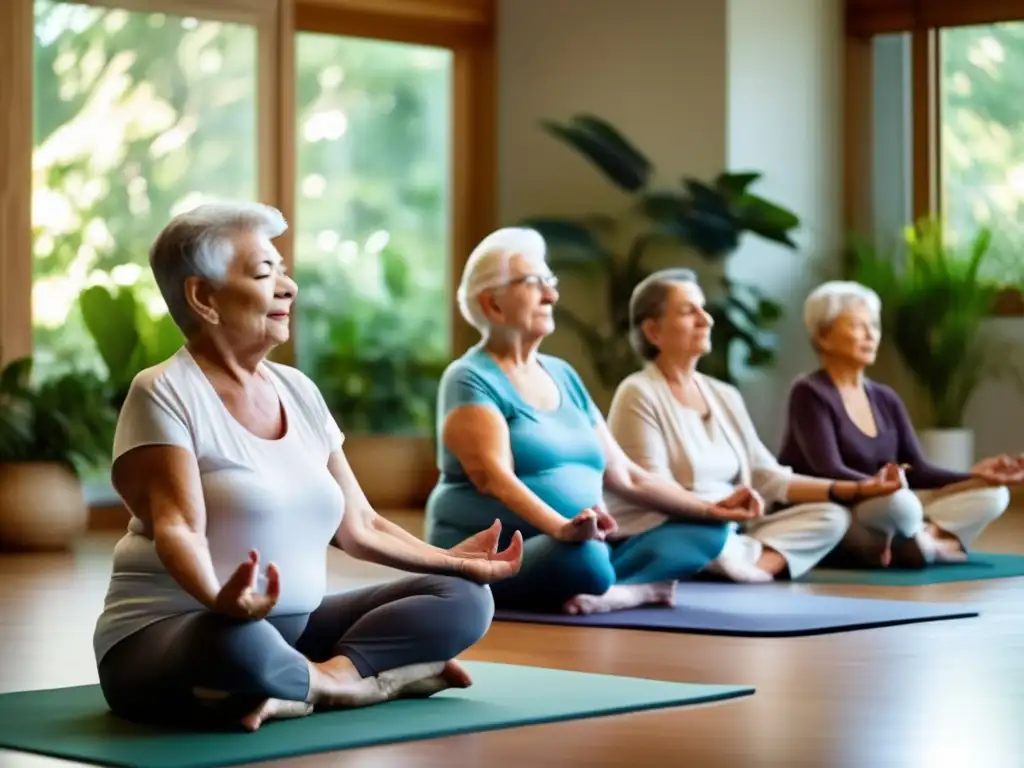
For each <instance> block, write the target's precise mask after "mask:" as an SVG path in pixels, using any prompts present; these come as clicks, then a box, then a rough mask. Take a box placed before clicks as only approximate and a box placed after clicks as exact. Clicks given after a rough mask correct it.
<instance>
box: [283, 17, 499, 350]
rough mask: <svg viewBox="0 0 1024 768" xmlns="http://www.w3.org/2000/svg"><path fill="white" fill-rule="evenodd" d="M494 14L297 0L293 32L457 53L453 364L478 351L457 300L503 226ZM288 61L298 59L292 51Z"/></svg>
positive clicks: (288, 177)
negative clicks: (470, 269) (470, 263)
mask: <svg viewBox="0 0 1024 768" xmlns="http://www.w3.org/2000/svg"><path fill="white" fill-rule="evenodd" d="M495 13H496V11H495V3H494V1H493V0H309V1H307V2H303V1H302V0H299V1H298V2H296V3H295V8H294V14H295V18H294V31H295V32H314V33H321V34H328V35H339V36H346V37H365V38H372V39H376V40H391V41H393V42H399V43H409V44H415V45H429V46H436V47H440V48H447V49H448V50H450V51H451V52H452V55H453V59H452V69H453V72H452V79H453V83H452V115H451V119H452V123H451V126H452V132H451V142H452V153H451V168H450V172H451V173H450V177H449V178H450V179H451V204H450V208H449V233H450V237H449V243H450V257H449V261H448V270H449V276H450V296H451V302H450V304H451V307H450V312H451V323H450V327H451V338H450V340H449V341H450V344H451V349H452V354H453V356H458V355H459V354H461V353H462V352H463V351H465V350H466V349H468V348H469V347H470V346H472V345H473V344H474V343H475V337H474V336H473V331H472V329H471V328H469V327H468V326H467V325H466V323H465V322H463V320H462V316H461V315H460V314H459V313H458V306H457V304H456V302H455V298H454V297H455V291H456V288H457V287H458V282H459V280H460V278H461V274H462V269H463V267H464V265H465V262H466V259H467V258H468V257H469V253H470V252H471V251H472V249H473V247H474V246H475V245H476V243H477V242H479V241H480V240H481V239H483V238H484V237H485V236H486V235H487V234H488V233H489V232H490V231H491V230H492V229H493V228H494V226H495V222H496V220H497V210H496V208H497V197H496V189H497V146H496V140H497V102H496V95H497V82H496V80H497V70H496V63H495V45H496V43H495ZM289 58H290V59H292V60H293V59H294V51H290V52H289ZM292 66H293V64H292ZM288 82H291V79H288ZM288 98H289V102H290V101H291V100H292V99H293V98H294V96H293V95H292V94H291V93H289V96H288ZM293 110H294V105H293V104H291V103H289V104H288V106H287V108H286V109H285V110H282V113H285V112H287V113H288V114H289V115H291V117H289V119H288V122H289V128H288V130H289V132H290V133H289V134H288V135H287V141H288V142H289V145H290V146H292V145H294V123H295V120H294V111H293ZM285 157H287V158H288V160H287V161H286V163H285V168H284V169H283V170H282V174H281V176H282V180H283V182H284V183H285V186H286V187H287V188H289V189H294V187H295V183H294V180H295V162H294V153H285ZM290 213H291V209H290V208H289V209H288V210H286V211H285V215H289V214H290ZM282 254H283V255H284V257H285V259H286V260H290V259H293V258H294V256H293V254H292V252H291V247H290V243H287V244H286V245H285V248H284V249H283V250H282ZM285 355H290V351H289V350H286V351H285ZM285 359H286V360H289V359H290V358H289V357H285Z"/></svg>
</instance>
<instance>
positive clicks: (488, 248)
mask: <svg viewBox="0 0 1024 768" xmlns="http://www.w3.org/2000/svg"><path fill="white" fill-rule="evenodd" d="M547 250H548V249H547V244H546V243H545V242H544V238H543V237H542V236H541V234H540V233H539V232H537V231H536V230H535V229H529V228H527V227H504V228H502V229H499V230H496V231H494V232H492V233H491V234H489V235H488V236H487V237H485V238H484V239H483V240H481V241H480V243H479V244H478V245H477V246H476V248H474V249H473V252H472V253H471V254H469V258H468V259H467V260H466V266H465V267H464V268H463V270H462V280H461V281H460V283H459V289H458V292H457V294H456V295H457V299H458V302H459V312H461V313H462V316H463V317H464V318H465V319H466V322H467V323H469V324H470V325H472V326H473V327H474V328H476V329H477V330H478V331H480V333H482V334H486V333H487V331H488V330H489V326H490V324H489V323H488V321H487V317H486V316H485V315H484V313H483V311H482V310H481V309H480V302H479V301H477V299H478V298H479V297H480V294H481V293H483V292H484V291H487V290H490V289H491V288H497V287H499V286H501V285H503V284H504V283H505V282H506V281H507V280H508V277H509V267H508V264H509V262H510V261H511V260H512V258H513V257H515V256H520V257H521V258H523V259H525V260H526V261H527V262H528V263H530V264H531V265H535V266H541V265H546V263H547Z"/></svg>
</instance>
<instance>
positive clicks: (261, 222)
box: [149, 202, 288, 334]
mask: <svg viewBox="0 0 1024 768" xmlns="http://www.w3.org/2000/svg"><path fill="white" fill-rule="evenodd" d="M286 229H288V223H287V222H286V221H285V220H284V216H282V215H281V212H280V211H279V210H277V209H276V208H272V207H271V206H269V205H263V204H262V203H249V202H211V203H204V204H202V205H200V206H198V207H197V208H193V209H192V210H190V211H186V212H185V213H181V214H179V215H177V216H175V217H174V218H173V219H171V221H170V222H169V223H168V224H167V226H165V227H164V228H163V229H162V230H161V231H160V234H159V235H157V236H156V239H155V240H154V241H153V245H152V247H151V248H150V249H149V266H150V268H151V269H152V270H153V277H154V278H155V279H156V284H157V286H158V287H159V288H160V294H161V295H162V296H163V299H164V302H165V303H166V304H167V310H168V312H169V314H170V316H171V319H172V320H174V322H175V323H176V324H177V326H178V327H179V328H180V329H181V331H182V333H185V334H188V333H189V332H190V331H191V330H193V328H194V326H195V318H194V316H193V315H192V311H191V309H190V308H189V305H188V302H187V301H186V300H185V281H186V280H187V279H188V278H190V277H200V278H203V279H205V280H209V281H211V282H212V283H214V284H217V283H219V282H220V281H222V280H223V279H224V276H225V274H226V273H227V270H228V267H229V266H230V265H231V262H232V260H233V259H234V258H235V255H236V254H235V237H236V236H237V235H239V234H241V233H244V232H255V233H257V234H261V235H264V236H266V237H269V238H274V237H278V236H279V235H280V234H281V233H283V232H284V231H285V230H286Z"/></svg>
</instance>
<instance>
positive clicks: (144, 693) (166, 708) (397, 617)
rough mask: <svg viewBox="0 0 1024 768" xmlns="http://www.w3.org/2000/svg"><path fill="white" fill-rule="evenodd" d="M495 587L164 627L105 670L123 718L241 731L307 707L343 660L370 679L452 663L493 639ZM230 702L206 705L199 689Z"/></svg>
mask: <svg viewBox="0 0 1024 768" xmlns="http://www.w3.org/2000/svg"><path fill="white" fill-rule="evenodd" d="M493 613H494V602H493V600H492V598H491V592H490V590H489V589H488V588H487V587H483V586H480V585H478V584H475V583H473V582H470V581H466V580H464V579H460V578H456V577H451V576H413V577H409V578H404V579H400V580H398V581H395V582H391V583H388V584H381V585H374V586H370V587H365V588H362V589H357V590H353V591H351V592H345V593H341V594H336V595H331V596H329V597H326V598H325V599H324V600H323V602H322V603H321V604H320V607H319V608H317V609H316V610H315V611H313V613H311V614H300V615H291V616H275V617H272V618H269V619H264V620H261V621H241V620H235V619H231V618H228V617H226V616H223V615H221V614H218V613H213V612H210V611H200V612H194V613H187V614H182V615H180V616H174V617H171V618H168V619H162V620H160V621H158V622H156V623H155V624H151V625H150V626H148V627H146V628H144V629H142V630H140V631H138V632H136V633H135V634H133V635H131V636H130V637H128V638H126V639H125V640H122V641H121V642H119V643H118V644H117V645H116V646H114V647H113V648H112V649H111V650H110V651H109V652H108V653H107V654H106V655H105V656H104V657H103V659H102V661H101V662H100V665H99V677H100V685H101V687H102V689H103V693H104V696H105V697H106V700H107V703H108V705H109V706H110V708H111V709H112V710H113V711H114V713H115V714H118V715H120V716H122V717H126V718H129V719H132V720H137V721H147V722H168V721H176V722H178V721H180V722H184V723H188V724H197V723H204V722H205V723H211V724H214V723H217V724H220V723H228V722H237V721H238V719H239V718H241V717H242V716H243V715H244V714H246V713H248V712H250V711H252V710H253V709H254V708H255V707H256V706H257V705H258V704H259V703H260V702H262V701H263V700H264V699H268V698H275V699H284V700H287V701H305V700H306V698H307V695H308V693H309V667H308V665H307V659H308V660H309V661H313V662H319V661H326V660H327V659H330V658H333V657H335V656H338V655H343V656H345V657H347V658H348V659H349V660H350V661H351V662H352V663H353V664H354V665H355V667H356V669H357V670H358V671H359V674H360V675H362V676H363V677H371V676H373V675H376V674H378V673H380V672H384V671H386V670H389V669H395V668H397V667H404V666H408V665H410V664H420V663H424V662H434V661H447V660H448V659H451V658H454V657H455V656H457V655H458V654H459V653H461V652H463V651H464V650H466V649H467V648H469V647H470V646H471V645H473V644H474V643H476V642H477V641H478V640H479V639H480V638H481V637H483V636H484V634H485V633H486V632H487V629H488V627H489V626H490V623H491V618H492V616H493ZM196 688H207V689H212V690H216V691H218V692H223V693H226V694H227V696H225V697H224V698H217V699H216V700H212V701H211V700H210V699H209V698H206V697H203V698H199V697H197V696H196V695H195V692H194V689H196Z"/></svg>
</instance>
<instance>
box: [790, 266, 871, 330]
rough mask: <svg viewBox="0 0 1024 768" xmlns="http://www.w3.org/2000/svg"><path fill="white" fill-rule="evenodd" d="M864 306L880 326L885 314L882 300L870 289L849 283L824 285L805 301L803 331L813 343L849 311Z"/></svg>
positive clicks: (846, 281) (838, 281) (833, 282)
mask: <svg viewBox="0 0 1024 768" xmlns="http://www.w3.org/2000/svg"><path fill="white" fill-rule="evenodd" d="M856 305H862V306H865V307H867V310H868V312H870V313H871V315H872V317H874V319H875V322H876V323H877V322H879V321H880V319H881V314H882V300H881V299H880V298H879V296H878V294H877V293H875V292H874V291H873V290H871V289H870V288H868V287H867V286H864V285H861V284H860V283H855V282H852V281H848V280H831V281H829V282H827V283H822V284H821V285H819V286H818V287H817V288H815V289H814V290H813V291H811V293H810V295H809V296H808V297H807V299H806V300H805V301H804V327H805V328H806V329H807V333H808V335H809V336H810V338H811V340H812V342H813V340H814V338H815V337H816V336H817V335H818V334H819V333H821V332H823V331H826V330H828V328H829V327H830V326H831V325H832V323H834V322H835V320H836V318H837V317H839V315H841V314H842V313H843V312H845V311H846V310H847V309H849V308H850V307H853V306H856Z"/></svg>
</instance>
